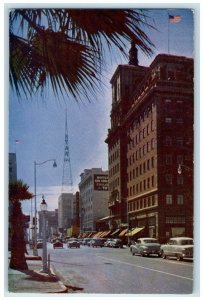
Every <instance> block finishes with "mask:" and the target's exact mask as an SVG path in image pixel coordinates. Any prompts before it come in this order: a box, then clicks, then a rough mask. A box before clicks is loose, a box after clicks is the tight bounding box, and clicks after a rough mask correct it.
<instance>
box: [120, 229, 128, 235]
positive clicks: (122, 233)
mask: <svg viewBox="0 0 204 300" xmlns="http://www.w3.org/2000/svg"><path fill="white" fill-rule="evenodd" d="M127 231H128V229H127V228H126V229H123V231H121V233H120V234H119V237H122V236H124V235H125V234H126V232H127Z"/></svg>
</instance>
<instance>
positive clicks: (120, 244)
mask: <svg viewBox="0 0 204 300" xmlns="http://www.w3.org/2000/svg"><path fill="white" fill-rule="evenodd" d="M108 247H111V248H123V242H122V240H121V239H111V240H110V241H109V243H108Z"/></svg>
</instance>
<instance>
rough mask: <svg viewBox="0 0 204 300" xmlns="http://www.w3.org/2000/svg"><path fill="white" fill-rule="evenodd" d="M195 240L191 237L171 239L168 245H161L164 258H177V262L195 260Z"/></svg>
mask: <svg viewBox="0 0 204 300" xmlns="http://www.w3.org/2000/svg"><path fill="white" fill-rule="evenodd" d="M193 247H194V246H193V239H192V238H189V237H174V238H170V240H169V241H168V243H167V244H165V245H161V256H162V257H163V258H167V257H176V259H177V260H183V259H185V258H190V259H192V258H193Z"/></svg>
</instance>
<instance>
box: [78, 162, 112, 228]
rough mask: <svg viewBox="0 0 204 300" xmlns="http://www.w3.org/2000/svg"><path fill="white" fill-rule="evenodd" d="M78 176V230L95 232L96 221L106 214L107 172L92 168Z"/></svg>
mask: <svg viewBox="0 0 204 300" xmlns="http://www.w3.org/2000/svg"><path fill="white" fill-rule="evenodd" d="M80 176H81V181H80V183H79V191H80V229H81V232H89V231H95V230H96V220H98V219H100V218H102V217H105V216H107V214H108V172H107V171H103V170H102V169H101V168H92V169H85V170H84V172H83V173H82V174H81V175H80Z"/></svg>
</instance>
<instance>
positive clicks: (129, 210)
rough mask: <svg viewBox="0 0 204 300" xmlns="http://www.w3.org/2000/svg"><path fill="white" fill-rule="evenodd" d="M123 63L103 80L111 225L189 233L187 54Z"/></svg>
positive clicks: (161, 233) (160, 234) (165, 234)
mask: <svg viewBox="0 0 204 300" xmlns="http://www.w3.org/2000/svg"><path fill="white" fill-rule="evenodd" d="M135 57H136V56H135ZM131 63H134V64H131V65H120V66H118V68H117V70H116V72H115V73H114V75H113V77H112V79H111V84H112V90H113V96H112V110H111V129H109V132H108V137H107V139H106V143H107V144H108V150H109V191H110V194H109V209H110V217H111V220H112V225H113V227H114V228H119V227H120V226H121V224H123V222H126V223H127V225H128V226H129V227H131V228H135V227H140V228H144V230H143V234H144V235H147V236H150V237H157V238H159V239H160V240H161V241H164V240H166V239H167V238H169V237H171V236H178V235H188V236H192V235H193V136H194V133H193V114H194V113H193V106H194V104H193V60H192V59H190V58H186V57H178V56H173V55H165V54H161V55H158V56H157V57H156V58H155V59H154V61H153V62H152V64H151V65H150V66H149V67H148V68H147V67H142V66H139V65H138V61H137V60H133V61H131ZM128 82H129V87H128ZM178 168H180V172H178Z"/></svg>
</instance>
